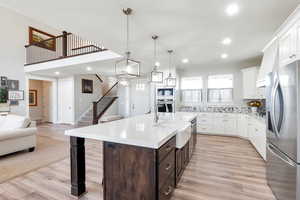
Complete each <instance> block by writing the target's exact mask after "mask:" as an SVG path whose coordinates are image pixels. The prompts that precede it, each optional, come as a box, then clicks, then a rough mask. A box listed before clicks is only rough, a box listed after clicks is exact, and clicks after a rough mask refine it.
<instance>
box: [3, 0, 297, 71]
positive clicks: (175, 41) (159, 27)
mask: <svg viewBox="0 0 300 200" xmlns="http://www.w3.org/2000/svg"><path fill="white" fill-rule="evenodd" d="M230 3H237V4H238V5H239V6H240V9H241V10H240V13H239V14H238V15H237V16H233V17H229V16H227V15H226V14H225V12H224V11H225V8H226V6H227V5H229V4H230ZM299 3H300V1H299V0H205V1H204V0H148V1H146V0H108V1H105V0H89V1H83V0H51V1H48V2H43V3H42V2H41V1H38V0H26V1H20V0H1V1H0V5H1V4H2V5H3V6H5V7H8V8H11V9H13V10H16V11H17V12H19V13H21V14H23V15H25V16H29V17H31V18H33V19H36V20H38V21H40V22H43V23H45V24H47V25H50V26H52V27H54V28H57V29H60V30H66V31H69V32H73V33H75V34H78V35H80V36H82V37H84V38H86V39H89V40H94V41H97V42H102V43H103V44H104V45H105V46H106V47H107V48H109V49H111V50H113V51H115V52H117V53H121V54H123V52H124V47H125V16H124V15H123V13H122V12H121V9H122V8H126V7H131V8H133V10H134V13H133V14H134V15H133V16H132V17H131V33H132V34H131V51H132V56H133V57H134V58H135V59H137V60H140V61H142V64H143V65H142V69H143V71H145V70H146V69H147V71H148V70H149V69H150V68H151V62H152V58H153V42H152V40H151V35H152V34H157V35H159V36H160V38H159V41H158V47H159V55H160V57H159V58H160V62H161V63H163V66H167V63H168V57H167V53H166V51H167V49H174V51H175V55H174V57H175V62H176V65H177V66H178V67H181V68H189V67H209V66H211V65H214V66H216V65H220V66H222V65H223V64H224V63H225V64H226V65H229V64H235V65H236V64H237V63H238V64H240V65H242V64H243V62H245V63H246V62H248V61H249V60H250V61H251V60H257V58H259V57H260V56H261V50H262V48H263V47H264V45H266V43H267V42H268V41H269V40H270V39H271V37H272V35H273V33H274V32H275V31H276V29H277V28H278V27H279V26H280V24H282V23H283V21H284V20H285V19H286V18H287V17H288V15H289V14H290V13H291V12H292V11H293V10H294V9H295V8H296V6H297V5H298V4H299ZM225 37H230V38H232V44H231V45H230V46H226V47H225V46H223V45H222V44H221V41H222V39H223V38H225ZM221 53H227V54H228V55H229V58H228V59H227V60H221V59H220V54H221ZM182 58H188V59H189V60H190V63H189V64H187V65H183V64H181V62H180V60H181V59H182ZM225 64H224V65H225Z"/></svg>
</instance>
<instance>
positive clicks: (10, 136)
mask: <svg viewBox="0 0 300 200" xmlns="http://www.w3.org/2000/svg"><path fill="white" fill-rule="evenodd" d="M36 133H37V129H36V127H35V124H34V123H32V122H31V121H30V120H29V119H28V118H26V117H23V116H18V115H12V114H9V115H7V116H0V156H3V155H6V154H10V153H14V152H17V151H22V150H27V149H28V150H29V152H32V151H34V149H35V147H36Z"/></svg>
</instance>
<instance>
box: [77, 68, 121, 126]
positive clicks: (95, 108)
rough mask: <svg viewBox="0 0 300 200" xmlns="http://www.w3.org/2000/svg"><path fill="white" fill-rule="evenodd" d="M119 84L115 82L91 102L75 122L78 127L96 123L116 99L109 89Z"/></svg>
mask: <svg viewBox="0 0 300 200" xmlns="http://www.w3.org/2000/svg"><path fill="white" fill-rule="evenodd" d="M96 76H97V78H98V79H99V81H100V82H101V83H103V80H102V79H101V77H100V75H98V74H96ZM118 84H119V82H116V83H115V84H114V85H113V86H112V87H111V88H110V89H109V90H108V91H107V92H106V93H105V94H104V95H103V96H102V97H101V98H100V99H99V100H98V101H95V102H93V105H92V106H91V107H90V108H89V109H88V110H87V111H86V113H84V114H83V115H82V116H81V117H80V120H78V122H77V126H78V127H82V126H90V125H93V124H98V122H99V119H100V118H101V117H102V116H103V115H104V114H105V112H106V111H107V110H108V109H109V108H110V106H111V105H112V104H113V103H114V102H115V101H116V100H117V99H118V97H116V96H114V95H112V94H111V91H112V90H113V89H114V88H115V87H116V86H117V85H118Z"/></svg>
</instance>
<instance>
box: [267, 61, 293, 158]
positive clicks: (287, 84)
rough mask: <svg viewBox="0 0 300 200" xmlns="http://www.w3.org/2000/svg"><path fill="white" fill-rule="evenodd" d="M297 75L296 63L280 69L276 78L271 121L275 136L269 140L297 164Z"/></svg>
mask: <svg viewBox="0 0 300 200" xmlns="http://www.w3.org/2000/svg"><path fill="white" fill-rule="evenodd" d="M297 73H298V64H297V62H294V63H292V64H289V65H287V66H284V67H280V68H279V71H278V74H277V78H276V77H275V80H274V88H273V92H272V101H271V120H270V121H271V124H272V129H273V133H274V134H272V136H273V137H270V138H269V139H270V142H271V143H272V144H273V145H275V146H276V147H277V148H278V149H279V150H280V151H281V152H283V153H285V154H286V155H287V156H288V157H289V158H291V159H292V160H294V161H295V162H299V160H298V159H297V133H298V126H297V124H298V116H297V110H298V105H297V101H298V97H297V93H298V92H297V88H298V81H297V76H298V75H297Z"/></svg>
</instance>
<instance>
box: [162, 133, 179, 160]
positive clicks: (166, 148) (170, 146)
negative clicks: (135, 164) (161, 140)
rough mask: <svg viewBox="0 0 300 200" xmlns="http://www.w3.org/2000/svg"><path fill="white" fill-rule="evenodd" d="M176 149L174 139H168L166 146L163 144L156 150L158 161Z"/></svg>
mask: <svg viewBox="0 0 300 200" xmlns="http://www.w3.org/2000/svg"><path fill="white" fill-rule="evenodd" d="M175 149H176V137H173V138H172V139H170V140H169V141H168V142H166V144H164V145H163V146H162V147H160V148H159V150H158V160H159V161H161V160H163V159H164V158H165V157H166V155H168V154H169V153H170V152H171V151H173V150H175Z"/></svg>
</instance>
